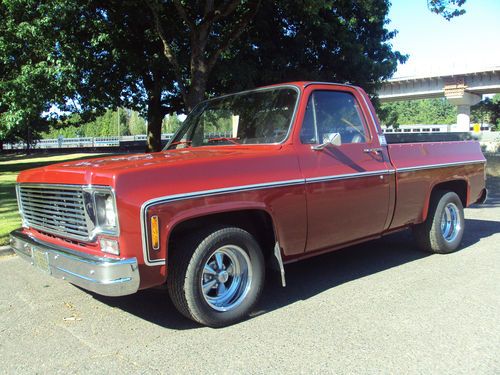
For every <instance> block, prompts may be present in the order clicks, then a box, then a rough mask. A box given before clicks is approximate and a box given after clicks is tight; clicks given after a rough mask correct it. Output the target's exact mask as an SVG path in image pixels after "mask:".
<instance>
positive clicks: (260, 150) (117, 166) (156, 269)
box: [11, 82, 487, 326]
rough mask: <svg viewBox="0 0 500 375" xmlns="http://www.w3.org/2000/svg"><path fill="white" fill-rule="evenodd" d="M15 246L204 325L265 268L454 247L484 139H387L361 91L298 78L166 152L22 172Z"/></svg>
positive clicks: (256, 290) (210, 118)
mask: <svg viewBox="0 0 500 375" xmlns="http://www.w3.org/2000/svg"><path fill="white" fill-rule="evenodd" d="M17 182H18V184H17V194H18V203H19V209H20V212H21V216H22V222H23V226H22V228H20V229H18V230H15V231H14V232H12V233H11V246H12V247H13V249H14V250H15V251H16V252H17V254H19V255H20V256H22V257H25V258H26V259H27V260H29V261H30V262H31V263H32V264H34V265H36V266H37V267H38V268H40V269H42V270H44V271H46V272H47V273H49V274H51V275H52V276H55V277H58V278H62V279H65V280H67V281H69V282H70V283H73V284H75V285H78V286H80V287H82V288H84V289H87V290H90V291H93V292H95V293H98V294H103V295H108V296H120V295H126V294H131V293H134V292H136V291H137V290H139V289H144V288H151V287H154V286H160V285H163V284H165V283H166V285H167V287H168V290H169V293H170V296H171V298H172V301H173V302H174V304H175V306H176V307H177V308H178V310H179V311H180V312H181V313H182V314H184V315H185V316H187V317H188V318H191V319H193V320H195V321H197V322H200V323H202V324H205V325H208V326H225V325H228V324H232V323H234V322H237V321H239V320H241V319H243V318H245V317H246V316H247V314H248V313H249V312H250V310H251V309H252V307H253V306H254V305H255V303H256V301H257V300H258V297H259V295H260V293H261V291H262V288H263V283H264V276H265V273H266V266H267V265H270V264H275V265H276V268H277V269H278V270H279V271H280V272H281V278H282V283H283V285H285V270H284V264H286V263H289V262H294V261H297V260H301V259H304V258H307V257H311V256H315V255H318V254H322V253H325V252H329V251H332V250H336V249H339V248H342V247H346V246H349V245H352V244H356V243H359V242H363V241H368V240H371V239H374V238H378V237H380V236H383V235H386V234H389V233H393V232H395V231H399V230H401V229H405V228H408V227H410V228H412V229H413V232H414V234H415V237H416V243H417V244H418V246H419V247H421V248H422V249H423V250H427V251H431V252H434V253H449V252H452V251H454V250H456V249H457V247H458V246H459V244H460V242H461V239H462V235H463V232H464V214H463V207H467V206H469V205H471V204H473V203H478V202H484V200H485V199H486V195H487V191H486V189H485V158H484V156H483V155H482V153H481V149H480V147H479V144H478V143H477V142H472V141H460V142H430V143H405V144H390V145H388V144H387V143H386V140H385V137H384V135H383V133H382V130H381V128H380V125H379V123H378V121H377V117H376V115H375V112H374V108H373V106H372V104H371V102H370V100H369V98H368V96H367V95H366V93H365V92H364V91H363V90H362V89H360V88H358V87H354V86H347V85H340V84H330V83H315V82H294V83H288V84H281V85H275V86H270V87H265V88H261V89H257V90H252V91H245V92H241V93H237V94H232V95H227V96H222V97H219V98H215V99H211V100H208V101H205V102H203V103H201V104H200V105H198V106H197V107H196V108H195V109H194V110H193V111H192V113H190V114H189V116H188V117H187V119H186V120H185V121H184V123H183V125H182V126H181V128H180V129H179V131H178V132H177V133H176V134H175V135H174V136H173V138H172V139H171V141H170V142H169V143H168V144H167V145H166V147H165V149H164V150H163V151H161V152H157V153H152V154H139V155H120V156H110V157H104V158H99V159H92V160H84V161H73V162H64V163H60V164H55V165H51V166H48V167H43V168H38V169H33V170H28V171H25V172H23V173H21V174H20V175H19V177H18V181H17Z"/></svg>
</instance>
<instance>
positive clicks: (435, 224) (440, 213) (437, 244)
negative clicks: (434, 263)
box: [413, 190, 465, 254]
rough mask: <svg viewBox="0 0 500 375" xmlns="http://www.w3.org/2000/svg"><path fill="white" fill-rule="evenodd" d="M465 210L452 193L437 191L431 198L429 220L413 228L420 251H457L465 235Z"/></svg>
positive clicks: (442, 252) (445, 252)
mask: <svg viewBox="0 0 500 375" xmlns="http://www.w3.org/2000/svg"><path fill="white" fill-rule="evenodd" d="M464 227H465V221H464V208H463V206H462V201H461V200H460V198H459V197H458V195H457V194H456V193H454V192H452V191H442V190H439V191H436V192H434V193H433V194H432V196H431V201H430V204H429V213H428V215H427V219H426V220H425V221H424V222H423V223H422V224H418V225H415V226H414V227H413V234H414V236H415V239H416V241H417V245H418V247H419V248H420V249H422V250H424V251H428V252H431V253H438V254H448V253H452V252H453V251H455V250H457V249H458V247H459V245H460V242H461V241H462V237H463V234H464Z"/></svg>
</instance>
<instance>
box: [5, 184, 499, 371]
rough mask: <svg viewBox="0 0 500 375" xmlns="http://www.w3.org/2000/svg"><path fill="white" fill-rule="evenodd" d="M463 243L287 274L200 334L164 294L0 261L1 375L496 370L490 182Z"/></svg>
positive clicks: (374, 248) (391, 244)
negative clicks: (446, 250)
mask: <svg viewBox="0 0 500 375" xmlns="http://www.w3.org/2000/svg"><path fill="white" fill-rule="evenodd" d="M488 184H489V187H490V200H489V202H488V203H487V204H486V205H485V206H478V207H474V208H470V209H467V210H466V232H465V237H464V240H463V245H462V249H461V250H460V251H458V252H456V253H453V254H450V255H428V254H426V253H422V252H420V251H418V250H417V249H416V248H415V247H414V244H413V241H412V238H411V235H410V234H409V233H408V232H403V233H398V234H395V235H392V236H388V237H385V238H383V239H380V240H377V241H372V242H369V243H365V244H362V245H358V246H355V247H351V248H348V249H345V250H342V251H338V252H336V253H333V254H329V255H325V256H321V257H317V258H314V259H310V260H307V261H303V262H301V263H296V264H292V265H289V266H287V267H286V272H287V283H288V286H287V287H286V288H282V287H281V286H280V283H279V279H278V276H277V275H271V276H270V277H269V278H268V280H267V283H266V288H265V291H264V295H263V298H262V300H261V302H260V304H259V305H258V308H257V310H256V311H255V313H254V316H252V318H250V319H249V320H247V321H245V322H242V323H240V324H236V325H233V326H231V327H227V328H222V329H211V328H206V327H201V326H199V325H197V324H195V323H193V322H191V321H189V320H187V319H185V318H183V317H182V316H181V315H180V314H179V313H177V311H176V310H175V309H174V307H173V305H172V303H171V302H170V300H169V298H168V295H167V293H166V291H164V290H158V289H154V290H147V291H142V292H139V293H137V294H135V295H132V296H127V297H119V298H107V297H101V296H97V295H92V294H89V293H87V292H85V291H83V290H80V289H78V288H76V287H74V286H72V285H70V284H67V283H66V282H64V281H60V280H55V279H53V278H51V277H49V276H46V275H45V274H43V273H42V272H41V271H38V270H37V269H35V268H33V267H32V266H31V265H29V264H28V263H27V262H25V261H23V260H21V259H19V258H17V257H16V256H12V255H7V256H2V257H0V275H1V282H0V359H1V360H0V373H5V374H24V373H26V374H33V373H39V374H46V373H47V374H48V373H50V374H59V373H61V374H62V373H64V374H72V373H78V374H84V373H91V374H106V373H113V374H120V373H127V374H165V373H168V374H170V373H172V374H177V373H189V374H197V373H204V374H210V373H222V374H240V373H244V374H247V373H252V374H253V373H256V374H259V373H292V374H295V373H307V374H311V373H312V374H318V373H336V374H352V373H359V374H368V373H369V374H375V373H383V374H388V373H390V374H403V373H404V374H408V373H411V374H498V373H500V360H499V358H500V326H499V318H500V289H499V287H500V272H499V270H500V245H499V244H500V178H499V177H494V178H491V179H490V180H489V182H488Z"/></svg>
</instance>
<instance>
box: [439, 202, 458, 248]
mask: <svg viewBox="0 0 500 375" xmlns="http://www.w3.org/2000/svg"><path fill="white" fill-rule="evenodd" d="M461 229H462V228H461V225H460V215H459V212H458V207H457V206H456V204H455V203H451V202H450V203H448V204H447V205H446V206H445V207H444V210H443V215H442V216H441V233H442V235H443V238H444V239H445V241H447V242H452V241H453V240H455V238H457V235H458V233H459V232H460V230H461Z"/></svg>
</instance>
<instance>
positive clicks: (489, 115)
mask: <svg viewBox="0 0 500 375" xmlns="http://www.w3.org/2000/svg"><path fill="white" fill-rule="evenodd" d="M471 120H472V121H473V122H479V123H481V124H483V123H489V124H491V125H493V129H495V130H499V129H500V94H495V95H494V96H493V98H486V99H483V100H482V101H481V102H480V103H478V104H476V105H475V106H473V107H472V109H471Z"/></svg>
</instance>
